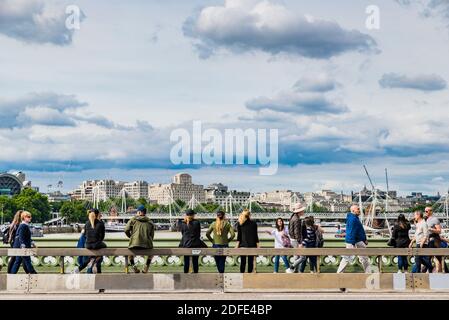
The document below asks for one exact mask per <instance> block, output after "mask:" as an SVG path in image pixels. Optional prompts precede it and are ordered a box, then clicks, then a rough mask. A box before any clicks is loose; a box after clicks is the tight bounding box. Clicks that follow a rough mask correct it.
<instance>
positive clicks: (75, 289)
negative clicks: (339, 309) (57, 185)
mask: <svg viewBox="0 0 449 320" xmlns="http://www.w3.org/2000/svg"><path fill="white" fill-rule="evenodd" d="M146 255H152V256H159V257H160V256H183V255H197V256H201V257H203V256H240V255H250V256H256V257H261V256H270V257H272V256H273V255H288V256H292V255H316V256H319V257H320V258H323V257H324V258H326V257H336V256H341V255H366V256H369V257H371V258H372V260H371V261H372V263H373V264H374V265H375V266H377V270H376V273H371V274H366V273H345V274H336V273H321V272H320V268H318V272H317V273H315V274H310V273H309V274H306V273H304V274H272V273H252V274H236V273H226V274H217V273H210V272H209V273H199V274H183V273H149V274H128V273H126V270H127V267H128V256H146ZM397 255H405V256H409V257H411V256H417V255H420V256H422V255H432V256H433V255H435V256H442V257H444V258H445V257H446V256H449V249H428V248H426V249H417V248H413V249H396V248H366V249H345V248H314V249H273V248H270V249H266V248H261V249H246V248H238V249H209V248H206V249H185V248H163V249H151V250H129V249H115V248H108V249H102V250H95V251H92V250H88V249H66V248H37V249H0V256H8V257H11V256H34V257H36V256H37V257H58V261H59V273H54V274H48V273H45V274H44V273H42V274H37V275H26V274H17V275H9V274H8V275H6V274H0V292H12V293H13V292H14V293H83V292H84V293H91V292H99V291H103V290H107V291H113V292H116V291H119V292H120V291H122V292H130V291H131V292H134V291H135V292H178V291H179V292H303V291H319V292H322V291H324V292H325V291H329V290H339V288H346V289H348V290H356V291H363V292H396V291H400V292H419V291H427V292H440V291H449V274H398V273H386V272H384V270H383V269H384V262H385V260H384V258H386V257H393V256H397ZM76 256H105V257H117V256H120V257H124V270H125V272H124V273H103V274H67V273H66V265H67V263H66V262H67V261H68V260H67V259H66V258H67V257H76ZM320 260H321V261H324V260H325V259H324V260H323V259H320ZM319 265H320V264H319ZM179 270H181V268H179ZM200 271H201V269H200Z"/></svg>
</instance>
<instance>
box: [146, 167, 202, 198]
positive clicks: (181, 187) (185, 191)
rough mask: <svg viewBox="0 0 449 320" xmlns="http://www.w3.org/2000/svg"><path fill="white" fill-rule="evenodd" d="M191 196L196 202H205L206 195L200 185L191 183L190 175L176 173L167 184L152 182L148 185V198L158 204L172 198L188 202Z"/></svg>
mask: <svg viewBox="0 0 449 320" xmlns="http://www.w3.org/2000/svg"><path fill="white" fill-rule="evenodd" d="M192 196H193V197H194V198H195V200H196V201H198V202H205V201H206V197H205V193H204V188H203V186H202V185H197V184H193V183H192V176H190V175H189V174H187V173H178V174H177V175H175V176H174V177H173V182H172V183H169V184H160V183H158V184H152V185H150V186H149V187H148V198H149V199H150V201H157V203H158V204H162V205H167V204H169V203H170V202H171V199H173V200H182V201H184V202H189V201H190V200H191V199H192Z"/></svg>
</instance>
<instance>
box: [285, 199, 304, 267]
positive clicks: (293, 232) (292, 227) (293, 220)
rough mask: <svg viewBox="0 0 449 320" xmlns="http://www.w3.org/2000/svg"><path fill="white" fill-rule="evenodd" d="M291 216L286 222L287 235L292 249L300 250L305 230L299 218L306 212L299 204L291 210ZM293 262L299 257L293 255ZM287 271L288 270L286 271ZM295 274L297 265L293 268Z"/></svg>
mask: <svg viewBox="0 0 449 320" xmlns="http://www.w3.org/2000/svg"><path fill="white" fill-rule="evenodd" d="M292 211H293V213H292V215H291V217H290V220H289V222H288V234H289V236H290V239H291V244H292V248H301V247H302V244H301V243H302V239H303V238H304V237H305V236H306V228H305V224H304V223H303V221H302V219H301V217H302V216H303V215H304V212H305V211H306V207H304V206H303V205H302V204H301V203H296V204H295V205H294V206H293V208H292ZM293 258H294V260H295V261H297V260H298V259H299V258H300V257H299V256H297V255H295V256H294V257H293ZM287 270H288V269H287ZM295 272H298V265H297V266H296V268H295Z"/></svg>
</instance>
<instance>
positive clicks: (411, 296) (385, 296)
mask: <svg viewBox="0 0 449 320" xmlns="http://www.w3.org/2000/svg"><path fill="white" fill-rule="evenodd" d="M17 299H20V300H23V299H24V300H27V299H28V300H61V299H63V300H86V299H87V300H94V299H98V300H111V299H114V300H115V299H118V300H185V301H195V300H246V301H251V300H335V299H337V300H449V292H443V293H424V292H423V293H364V292H345V293H341V292H322V293H315V292H314V293H311V292H304V293H257V292H251V293H241V292H240V293H140V292H115V293H114V292H105V293H102V294H98V293H82V294H52V293H46V294H14V293H8V294H0V300H17Z"/></svg>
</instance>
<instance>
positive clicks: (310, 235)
mask: <svg viewBox="0 0 449 320" xmlns="http://www.w3.org/2000/svg"><path fill="white" fill-rule="evenodd" d="M306 231H307V236H306V237H305V238H304V239H303V240H302V245H303V246H304V247H308V248H310V247H316V232H315V228H314V227H307V229H306Z"/></svg>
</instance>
